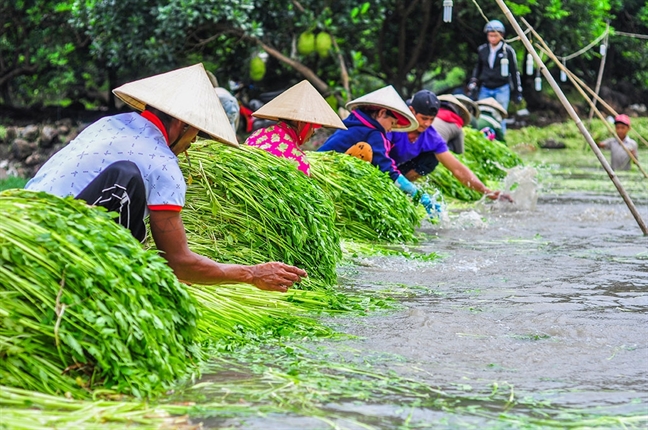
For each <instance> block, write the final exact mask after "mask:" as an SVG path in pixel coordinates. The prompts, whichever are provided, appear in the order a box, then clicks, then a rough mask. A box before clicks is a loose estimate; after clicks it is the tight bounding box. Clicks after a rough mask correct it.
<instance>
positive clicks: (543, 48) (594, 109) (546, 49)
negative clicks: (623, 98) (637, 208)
mask: <svg viewBox="0 0 648 430" xmlns="http://www.w3.org/2000/svg"><path fill="white" fill-rule="evenodd" d="M522 21H524V23H525V25H527V26H529V23H528V22H526V20H524V18H523V19H522ZM529 28H531V27H530V26H529ZM531 31H532V32H533V36H534V37H535V38H536V39H537V40H538V41H539V42H540V46H539V49H540V51H542V52H543V53H544V54H546V55H547V56H548V57H549V58H551V60H552V61H554V62H556V64H557V65H558V67H559V68H560V69H561V70H563V71H565V73H567V71H568V70H567V67H565V66H564V65H563V64H562V63H560V62H558V58H557V57H556V56H555V55H554V53H553V52H551V50H550V49H549V47H548V46H547V44H546V43H545V41H544V40H542V37H540V35H539V34H538V33H536V31H535V30H533V29H531ZM567 77H568V78H569V80H570V81H571V83H572V84H573V85H574V87H575V88H576V89H577V90H578V92H580V94H581V96H583V98H584V99H585V100H586V101H587V103H589V105H590V108H591V109H592V112H593V113H594V112H595V113H596V115H597V116H598V117H599V119H600V120H601V121H603V124H604V125H605V126H606V127H607V129H608V131H609V132H610V133H612V135H613V136H614V137H615V138H616V140H617V142H619V145H621V147H622V148H623V149H624V150H625V152H626V153H627V154H628V156H629V157H630V159H631V160H632V162H633V163H634V164H635V165H636V166H637V168H638V169H639V171H640V172H641V173H642V174H643V175H644V178H648V173H646V171H645V170H644V169H643V167H641V164H639V160H637V157H635V156H634V154H633V153H632V151H630V150H629V149H628V147H627V146H625V144H624V143H623V141H622V140H621V138H620V137H619V136H617V134H616V131H615V130H614V129H613V128H612V126H611V125H610V123H609V122H607V121H606V120H605V117H603V114H602V113H601V111H600V110H599V109H598V108H597V107H596V106H594V103H593V102H592V100H591V99H590V98H589V97H587V94H585V91H583V89H582V88H581V87H580V85H578V83H576V81H575V80H574V79H573V78H572V76H571V75H570V74H569V73H567Z"/></svg>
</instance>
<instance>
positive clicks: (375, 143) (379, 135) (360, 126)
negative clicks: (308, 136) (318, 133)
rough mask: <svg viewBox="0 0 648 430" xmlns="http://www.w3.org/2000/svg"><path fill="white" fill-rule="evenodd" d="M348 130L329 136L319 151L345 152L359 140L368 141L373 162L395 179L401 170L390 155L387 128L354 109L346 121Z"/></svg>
mask: <svg viewBox="0 0 648 430" xmlns="http://www.w3.org/2000/svg"><path fill="white" fill-rule="evenodd" d="M343 122H344V125H346V127H347V130H338V131H336V132H335V133H333V134H332V135H331V137H329V138H328V140H327V141H326V142H324V145H322V146H321V147H320V148H319V149H318V151H336V152H342V153H345V152H346V151H347V150H348V149H349V148H351V147H352V146H353V145H355V144H356V143H359V142H366V143H368V144H369V146H371V149H372V151H373V158H372V160H371V164H373V165H374V166H377V167H378V168H379V169H380V170H381V171H383V172H386V173H388V174H389V177H390V178H392V180H393V181H395V180H396V179H397V178H398V176H399V175H400V172H399V171H398V169H397V168H396V163H395V162H394V160H392V159H391V158H390V157H389V150H390V149H391V146H392V145H391V143H390V142H389V140H387V138H386V137H385V129H384V128H383V126H382V125H380V123H379V122H378V121H376V120H375V119H373V118H371V117H370V116H369V115H366V114H365V113H363V112H361V111H359V110H354V111H353V112H351V115H349V116H348V117H347V119H345V120H344V121H343Z"/></svg>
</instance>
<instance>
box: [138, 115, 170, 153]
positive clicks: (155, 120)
mask: <svg viewBox="0 0 648 430" xmlns="http://www.w3.org/2000/svg"><path fill="white" fill-rule="evenodd" d="M140 115H142V118H146V119H148V120H149V121H151V122H152V123H153V125H154V126H156V127H157V128H159V129H160V131H161V132H162V134H163V135H164V139H165V140H166V143H167V145H169V135H168V134H167V131H166V128H165V127H164V124H162V121H160V118H158V117H157V115H155V114H154V113H153V112H150V111H147V110H145V111H143V112H142V113H141V114H140Z"/></svg>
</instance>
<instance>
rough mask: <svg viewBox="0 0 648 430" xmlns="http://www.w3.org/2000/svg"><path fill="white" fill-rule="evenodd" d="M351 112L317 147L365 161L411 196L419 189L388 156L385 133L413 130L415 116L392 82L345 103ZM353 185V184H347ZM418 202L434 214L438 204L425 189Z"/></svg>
mask: <svg viewBox="0 0 648 430" xmlns="http://www.w3.org/2000/svg"><path fill="white" fill-rule="evenodd" d="M346 108H347V109H348V110H350V111H351V114H350V115H349V116H348V117H347V118H346V119H345V120H344V125H345V126H346V127H347V129H346V130H338V131H336V132H335V133H333V134H332V135H331V137H329V138H328V139H327V140H326V142H324V144H323V145H322V146H321V147H320V148H319V149H318V151H336V152H340V153H345V154H348V155H352V156H354V157H357V158H360V159H361V160H364V161H368V162H370V163H371V164H373V165H374V166H377V167H378V168H379V169H380V170H381V171H383V172H386V173H387V174H389V177H390V178H391V179H392V180H393V181H394V183H395V185H396V186H397V187H398V188H400V189H401V190H402V191H403V192H405V193H407V194H408V195H409V196H410V197H415V196H417V195H419V193H421V191H419V189H418V188H417V187H416V186H415V185H414V184H412V183H411V182H410V181H409V180H408V179H407V178H406V177H405V176H403V175H402V174H401V172H400V171H399V170H398V168H397V167H396V163H395V162H394V160H392V159H391V158H390V156H389V150H390V149H391V146H392V144H391V142H390V141H389V140H388V139H387V137H386V135H385V134H386V133H387V132H389V131H390V130H392V129H397V130H405V131H408V130H414V129H416V128H417V127H418V123H417V122H416V118H415V117H414V115H412V112H411V111H410V110H409V109H408V107H407V105H406V104H405V102H404V101H403V99H401V97H400V96H399V95H398V93H397V92H396V90H395V89H394V87H392V86H391V85H389V86H387V87H383V88H381V89H378V90H376V91H374V92H371V93H369V94H366V95H364V96H362V97H360V98H357V99H355V100H352V101H350V102H349V103H347V105H346ZM349 186H352V184H349ZM420 196H421V197H420V202H421V204H422V205H423V206H424V207H425V210H426V211H427V213H428V215H429V216H430V217H432V218H436V217H438V215H439V212H440V211H441V206H440V205H439V204H438V203H435V202H433V201H432V199H431V198H430V196H429V195H428V194H426V193H421V194H420Z"/></svg>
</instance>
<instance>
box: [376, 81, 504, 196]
mask: <svg viewBox="0 0 648 430" xmlns="http://www.w3.org/2000/svg"><path fill="white" fill-rule="evenodd" d="M407 104H408V105H409V108H410V109H411V111H412V114H414V115H415V117H416V119H417V121H418V123H419V124H420V125H419V127H418V128H417V129H416V130H412V131H410V132H408V133H402V132H401V133H399V132H392V133H388V134H387V138H388V139H389V140H391V142H392V144H393V146H392V149H391V150H390V151H389V155H390V157H391V158H392V159H393V160H394V161H395V162H396V163H397V165H398V169H400V171H401V172H402V173H403V175H405V177H406V178H407V179H409V180H410V181H412V182H413V181H416V180H417V179H419V178H420V177H422V176H425V175H427V174H429V173H431V172H432V171H434V169H435V168H436V167H437V165H438V164H439V163H441V164H443V166H444V167H446V168H447V169H448V170H450V172H451V173H452V175H453V176H454V177H456V178H457V179H458V180H459V181H460V182H461V183H462V184H464V185H465V186H467V187H468V188H471V189H473V190H475V191H478V192H480V193H482V194H484V195H486V196H487V197H488V198H490V199H493V200H496V199H498V198H500V197H501V198H502V199H504V200H507V201H510V200H511V197H510V196H509V195H508V194H503V193H500V191H492V190H490V189H488V188H487V187H486V185H484V184H483V183H482V182H481V181H480V180H479V178H478V177H477V176H476V175H475V174H474V173H473V172H472V171H471V170H470V169H469V168H468V167H467V166H466V165H464V164H463V163H462V162H461V161H459V160H458V159H457V158H456V157H455V156H454V155H452V153H451V152H450V151H449V150H448V145H447V144H446V142H445V140H443V138H442V137H441V136H440V135H439V133H437V131H436V130H435V129H434V127H432V122H433V121H434V118H435V116H436V115H437V113H438V111H439V108H440V107H441V103H440V101H439V99H438V98H437V96H436V95H435V94H434V93H433V92H432V91H428V90H421V91H419V92H417V93H416V94H414V97H412V98H411V99H410V100H408V101H407Z"/></svg>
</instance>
